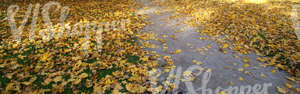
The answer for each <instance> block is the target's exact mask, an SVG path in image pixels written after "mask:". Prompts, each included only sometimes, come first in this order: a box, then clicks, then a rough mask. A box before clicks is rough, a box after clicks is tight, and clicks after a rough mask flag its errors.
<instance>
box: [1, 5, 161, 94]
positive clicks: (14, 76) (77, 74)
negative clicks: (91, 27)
mask: <svg viewBox="0 0 300 94" xmlns="http://www.w3.org/2000/svg"><path fill="white" fill-rule="evenodd" d="M58 2H60V3H62V6H69V7H70V9H71V10H70V15H69V16H68V17H67V20H66V21H65V22H67V23H69V25H70V26H72V25H74V24H75V23H77V22H82V23H87V22H93V21H97V22H111V21H121V20H124V19H129V20H130V22H128V23H126V29H125V30H124V31H123V30H122V31H121V30H109V31H103V33H102V36H103V37H102V42H103V43H102V51H101V52H99V51H98V49H97V47H96V41H97V40H96V36H95V35H96V34H90V35H91V38H90V42H89V44H90V47H89V48H88V53H87V54H86V53H84V51H82V44H83V42H85V40H84V34H81V35H78V36H67V35H63V37H61V38H54V39H51V40H50V41H44V40H43V39H42V38H41V37H38V36H39V34H38V31H39V30H41V29H45V28H46V27H45V24H43V21H42V18H41V17H40V16H39V18H38V21H37V23H38V26H37V29H38V30H37V32H36V37H35V40H34V41H30V40H29V38H28V32H29V28H30V26H29V25H30V22H29V23H27V24H26V27H25V29H24V31H23V35H22V41H21V42H20V43H15V42H12V41H11V40H12V39H11V37H10V36H11V31H10V28H9V24H8V21H3V22H1V27H0V28H1V35H0V36H1V40H0V42H1V46H0V58H1V59H0V77H1V78H0V81H1V82H0V85H1V86H0V91H1V93H43V92H44V93H65V94H70V93H114V94H117V93H120V92H127V93H128V90H130V92H132V93H141V92H145V90H146V87H147V86H148V85H147V84H146V81H147V79H148V77H147V75H148V74H147V71H148V70H149V68H151V67H155V66H156V65H155V64H156V62H155V61H153V60H149V56H146V55H147V54H148V52H147V51H144V50H142V48H141V47H139V46H137V41H136V39H137V35H136V33H137V32H140V29H141V28H143V27H144V26H145V25H146V23H145V21H144V19H145V18H144V17H142V16H138V15H135V13H134V12H135V8H137V7H139V6H138V5H137V4H136V2H135V1H133V0H124V1H120V0H102V1H101V2H99V1H96V0H95V1H92V0H90V1H88V2H86V1H75V2H72V1H65V0H58ZM30 3H31V4H33V5H35V4H36V3H40V4H41V5H44V4H46V3H48V1H44V0H37V1H26V2H25V1H20V2H13V3H2V5H3V6H2V5H1V16H0V18H1V20H2V19H4V18H5V17H6V9H7V7H8V6H9V5H10V4H17V5H19V6H21V7H20V8H21V9H20V11H19V12H18V14H17V17H16V20H17V22H21V20H20V19H22V16H23V15H24V12H25V11H26V8H27V6H28V5H29V4H30ZM22 13H23V14H22ZM56 13H57V14H56ZM59 16H60V15H59V12H51V14H50V18H51V19H54V20H53V21H54V22H56V23H53V24H57V22H58V21H57V20H59V19H55V18H58V17H59ZM29 19H31V18H29ZM92 33H93V32H92Z"/></svg>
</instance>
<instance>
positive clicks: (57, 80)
mask: <svg viewBox="0 0 300 94" xmlns="http://www.w3.org/2000/svg"><path fill="white" fill-rule="evenodd" d="M61 80H62V76H57V77H55V78H54V79H53V81H54V82H59V81H61Z"/></svg>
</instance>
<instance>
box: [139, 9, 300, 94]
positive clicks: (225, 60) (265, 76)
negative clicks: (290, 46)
mask: <svg viewBox="0 0 300 94" xmlns="http://www.w3.org/2000/svg"><path fill="white" fill-rule="evenodd" d="M148 5H150V4H148ZM162 10H164V9H163V8H161V7H159V6H148V8H147V9H140V10H139V12H138V13H139V14H147V15H149V16H150V18H149V22H150V23H153V24H149V25H147V26H146V27H145V28H144V30H143V32H154V33H156V34H157V35H158V37H159V38H161V39H164V40H165V41H166V44H167V46H168V51H167V52H165V51H163V46H162V44H161V42H158V41H155V40H150V43H152V44H156V45H158V47H157V48H153V49H151V48H147V49H148V50H150V51H156V52H157V53H158V54H161V55H162V56H164V55H169V56H172V59H173V61H174V65H175V66H176V68H175V70H177V69H180V68H182V70H183V71H184V70H186V69H187V68H189V67H191V66H193V65H197V64H195V63H193V60H197V61H201V62H202V63H203V64H201V65H200V66H201V67H205V68H206V69H209V68H210V69H211V70H212V74H211V79H210V80H209V82H208V83H207V88H210V89H212V90H213V91H215V90H216V88H217V87H221V88H230V87H231V86H232V87H234V86H236V87H238V88H239V89H241V87H245V86H247V85H250V86H251V87H253V85H255V84H260V85H262V86H263V85H265V86H266V85H270V84H272V85H270V87H268V93H269V94H277V93H278V92H277V89H276V87H277V86H281V87H284V84H285V83H286V82H287V80H286V79H285V76H288V74H287V73H285V72H283V71H279V70H276V69H275V70H276V72H275V73H272V72H271V70H273V69H274V68H272V67H265V68H264V67H261V66H259V63H260V62H258V61H257V60H256V58H257V57H258V56H257V55H255V54H250V55H241V54H237V53H234V52H232V51H230V50H228V53H227V54H224V53H223V52H220V51H219V46H218V45H217V43H216V42H214V41H209V40H199V38H200V34H199V33H198V32H195V28H192V27H188V26H186V25H179V26H177V25H176V24H180V23H181V22H180V21H182V20H184V19H179V20H174V19H173V20H170V22H168V21H167V18H168V17H170V16H171V14H172V12H165V13H162V14H157V13H155V12H156V11H162ZM182 28H184V31H183V32H176V31H179V30H181V29H182ZM165 35H168V36H169V37H164V36H165ZM170 36H176V38H177V39H174V38H170ZM201 37H205V36H201ZM208 45H212V47H211V48H209V49H208V50H207V51H204V54H205V55H204V54H203V53H202V54H200V53H199V52H196V51H195V49H196V48H202V47H207V46H208ZM177 49H181V50H182V52H181V53H180V54H169V52H170V51H175V50H177ZM235 56H238V57H240V58H236V57H235ZM244 56H248V57H249V58H250V60H251V64H250V66H249V67H248V68H244V67H243V66H244V64H245V63H244V62H243V57H244ZM163 63H164V61H161V64H163ZM239 68H243V69H244V71H239ZM245 71H249V72H251V74H247V73H245ZM166 75H168V73H166V74H165V75H163V76H161V79H160V82H162V81H164V80H165V79H164V78H165V77H166ZM202 77H203V74H201V75H199V76H197V77H196V78H195V80H194V81H192V85H193V88H195V89H194V90H195V92H196V93H197V94H202V93H201V90H197V89H198V88H200V87H201V84H203V82H201V80H202ZM241 78H243V80H241ZM294 86H296V87H298V88H299V87H300V85H297V84H294ZM189 88H191V87H189ZM178 91H180V92H182V93H184V94H186V93H193V92H191V91H190V90H189V89H188V88H187V85H186V83H184V82H181V81H180V84H179V89H178V90H176V92H178ZM195 92H194V93H195ZM207 94H209V93H207ZM213 94H218V93H215V92H214V93H213ZM229 94H241V92H238V93H229ZM245 94H247V93H245ZM251 94H252V93H251Z"/></svg>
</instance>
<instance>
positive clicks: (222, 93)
mask: <svg viewBox="0 0 300 94" xmlns="http://www.w3.org/2000/svg"><path fill="white" fill-rule="evenodd" d="M219 94H227V93H226V92H225V91H221V92H219Z"/></svg>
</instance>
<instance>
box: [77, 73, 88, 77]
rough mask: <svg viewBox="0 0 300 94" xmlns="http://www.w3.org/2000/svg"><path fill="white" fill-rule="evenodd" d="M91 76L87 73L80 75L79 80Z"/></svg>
mask: <svg viewBox="0 0 300 94" xmlns="http://www.w3.org/2000/svg"><path fill="white" fill-rule="evenodd" d="M88 76H89V75H88V74H87V73H82V74H80V76H79V78H86V77H88Z"/></svg>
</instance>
